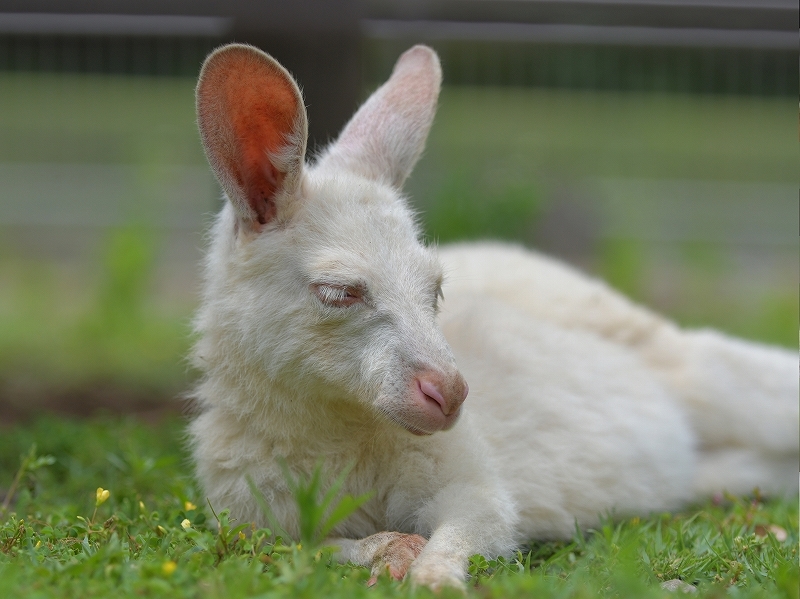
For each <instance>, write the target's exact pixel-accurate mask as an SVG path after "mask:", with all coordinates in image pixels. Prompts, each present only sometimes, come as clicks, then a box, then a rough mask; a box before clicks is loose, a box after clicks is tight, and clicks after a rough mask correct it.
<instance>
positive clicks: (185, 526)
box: [181, 518, 192, 530]
mask: <svg viewBox="0 0 800 599" xmlns="http://www.w3.org/2000/svg"><path fill="white" fill-rule="evenodd" d="M181 526H182V527H183V530H189V529H190V528H191V527H192V523H191V522H189V518H184V519H183V522H181Z"/></svg>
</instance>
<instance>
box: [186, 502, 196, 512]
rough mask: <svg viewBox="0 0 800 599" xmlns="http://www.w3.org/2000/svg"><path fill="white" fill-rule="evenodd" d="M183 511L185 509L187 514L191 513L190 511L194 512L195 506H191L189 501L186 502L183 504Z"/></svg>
mask: <svg viewBox="0 0 800 599" xmlns="http://www.w3.org/2000/svg"><path fill="white" fill-rule="evenodd" d="M183 509H185V510H186V511H187V512H191V511H192V510H196V509H197V506H196V505H195V504H193V503H192V502H191V501H187V502H186V503H184V504H183Z"/></svg>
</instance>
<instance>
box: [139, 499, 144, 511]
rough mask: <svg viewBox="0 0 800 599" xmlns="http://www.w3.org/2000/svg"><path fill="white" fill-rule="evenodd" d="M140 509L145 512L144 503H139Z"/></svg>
mask: <svg viewBox="0 0 800 599" xmlns="http://www.w3.org/2000/svg"><path fill="white" fill-rule="evenodd" d="M139 509H140V510H142V511H144V501H140V502H139Z"/></svg>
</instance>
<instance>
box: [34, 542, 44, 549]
mask: <svg viewBox="0 0 800 599" xmlns="http://www.w3.org/2000/svg"><path fill="white" fill-rule="evenodd" d="M41 546H42V542H41V541H36V546H35V547H34V549H38V548H39V547H41Z"/></svg>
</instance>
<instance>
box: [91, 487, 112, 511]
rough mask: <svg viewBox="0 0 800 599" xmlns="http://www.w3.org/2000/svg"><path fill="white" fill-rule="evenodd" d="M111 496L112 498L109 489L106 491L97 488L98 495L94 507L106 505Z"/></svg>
mask: <svg viewBox="0 0 800 599" xmlns="http://www.w3.org/2000/svg"><path fill="white" fill-rule="evenodd" d="M110 496H111V491H109V490H108V489H104V488H103V487H97V495H96V499H95V502H94V506H95V507H99V506H100V505H101V504H103V503H105V502H106V500H107V499H108V498H109V497H110Z"/></svg>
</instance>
